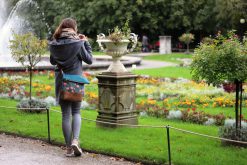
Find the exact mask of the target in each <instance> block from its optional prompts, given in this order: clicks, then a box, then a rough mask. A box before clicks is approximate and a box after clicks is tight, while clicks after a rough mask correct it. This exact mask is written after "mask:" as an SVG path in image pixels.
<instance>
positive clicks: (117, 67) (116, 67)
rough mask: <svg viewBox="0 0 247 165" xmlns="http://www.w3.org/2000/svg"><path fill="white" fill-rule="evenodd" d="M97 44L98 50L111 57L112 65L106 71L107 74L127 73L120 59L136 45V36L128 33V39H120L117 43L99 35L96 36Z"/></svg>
mask: <svg viewBox="0 0 247 165" xmlns="http://www.w3.org/2000/svg"><path fill="white" fill-rule="evenodd" d="M97 42H98V44H99V46H100V49H101V50H103V51H104V52H105V53H106V54H107V55H109V56H111V57H112V63H111V65H110V66H109V68H108V69H107V72H127V70H126V68H125V67H124V65H123V64H122V63H121V61H120V59H121V57H122V56H123V55H125V54H127V53H129V52H132V51H133V49H134V48H135V47H136V44H137V35H136V34H134V33H130V37H129V38H128V39H127V38H126V39H122V40H120V41H119V42H115V41H112V40H110V39H108V38H106V36H105V35H104V34H103V33H101V34H99V35H98V36H97ZM130 42H131V43H132V45H131V48H128V45H129V43H130Z"/></svg>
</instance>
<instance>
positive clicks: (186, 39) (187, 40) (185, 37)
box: [178, 33, 195, 54]
mask: <svg viewBox="0 0 247 165" xmlns="http://www.w3.org/2000/svg"><path fill="white" fill-rule="evenodd" d="M178 39H179V41H181V42H183V43H185V44H186V52H185V53H186V54H189V53H190V48H189V45H190V43H191V42H193V40H194V39H195V38H194V34H192V33H184V34H182V35H181V36H180V37H179V38H178Z"/></svg>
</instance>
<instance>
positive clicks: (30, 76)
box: [29, 67, 33, 101]
mask: <svg viewBox="0 0 247 165" xmlns="http://www.w3.org/2000/svg"><path fill="white" fill-rule="evenodd" d="M32 76H33V70H32V67H30V68H29V80H30V83H29V84H30V89H29V92H30V94H29V99H30V101H31V99H32Z"/></svg>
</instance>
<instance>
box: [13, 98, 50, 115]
mask: <svg viewBox="0 0 247 165" xmlns="http://www.w3.org/2000/svg"><path fill="white" fill-rule="evenodd" d="M47 108H49V106H48V104H47V103H46V102H44V101H43V100H38V99H32V100H29V99H28V100H26V99H25V100H21V102H20V103H19V104H18V105H17V110H19V111H22V112H28V113H42V112H44V111H46V109H47Z"/></svg>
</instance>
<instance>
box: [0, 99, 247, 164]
mask: <svg viewBox="0 0 247 165" xmlns="http://www.w3.org/2000/svg"><path fill="white" fill-rule="evenodd" d="M0 105H1V106H3V105H4V106H11V107H13V106H15V105H16V102H15V101H12V100H7V99H0ZM55 108H56V109H58V107H55ZM82 116H83V117H85V118H90V119H95V118H96V116H97V112H96V111H88V110H84V111H82ZM0 120H1V122H0V131H5V132H12V133H17V134H20V135H25V136H30V137H39V138H46V137H47V130H46V129H47V123H46V114H45V113H44V114H25V113H21V112H18V111H16V110H15V109H5V108H0ZM50 121H51V138H52V140H53V141H56V142H62V143H63V136H62V130H61V114H60V113H57V112H54V111H51V117H50ZM139 123H140V124H146V125H161V126H164V125H168V124H169V125H171V126H174V127H178V128H182V129H187V130H191V131H195V132H199V133H204V134H208V135H213V136H217V134H218V127H216V126H202V125H196V124H190V123H183V122H181V121H170V120H165V119H158V118H152V117H140V118H139ZM166 138H167V137H166V130H165V129H161V128H159V129H154V128H119V129H106V128H98V127H96V125H95V123H93V122H87V121H82V128H81V137H80V140H81V145H82V148H84V149H87V150H94V151H97V152H102V153H106V154H111V155H112V154H114V155H118V156H123V157H128V158H130V159H134V160H137V161H149V162H153V163H157V164H161V163H164V162H167V141H166ZM171 152H172V161H173V163H174V164H180V165H187V164H195V165H197V164H198V165H201V164H205V165H207V164H208V165H214V164H224V165H228V164H229V165H232V164H236V162H237V164H238V165H244V164H246V154H247V149H243V148H237V147H223V146H221V143H220V141H217V140H213V139H208V138H204V137H199V136H196V135H190V134H185V133H181V132H178V131H175V130H171Z"/></svg>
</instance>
